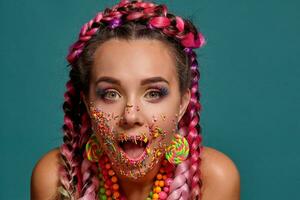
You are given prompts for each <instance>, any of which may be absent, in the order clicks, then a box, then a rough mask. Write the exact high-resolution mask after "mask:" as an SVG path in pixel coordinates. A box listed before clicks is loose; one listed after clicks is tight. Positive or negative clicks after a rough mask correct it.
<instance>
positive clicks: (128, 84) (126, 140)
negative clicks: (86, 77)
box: [85, 39, 190, 179]
mask: <svg viewBox="0 0 300 200" xmlns="http://www.w3.org/2000/svg"><path fill="white" fill-rule="evenodd" d="M189 99H190V91H189V90H188V91H186V92H185V93H184V94H183V96H181V94H180V92H179V82H178V75H177V72H176V67H175V59H174V57H173V56H172V54H171V52H170V49H169V48H168V47H167V46H166V45H165V44H164V43H162V42H161V41H158V40H150V39H138V40H122V39H110V40H108V41H106V42H105V43H103V44H101V45H100V46H99V47H98V48H97V49H96V51H95V54H94V63H93V66H92V69H91V80H90V86H89V97H88V99H86V98H85V103H86V105H87V107H88V108H89V109H88V110H89V114H90V116H91V119H92V126H93V129H94V131H95V133H96V136H97V138H98V140H99V141H100V144H101V146H102V148H103V150H104V152H105V153H106V154H107V156H108V157H109V159H110V161H111V162H112V166H113V168H114V170H115V171H116V172H117V173H118V174H119V175H120V176H124V177H127V178H131V179H138V178H140V177H143V176H144V175H146V174H147V173H148V172H149V171H150V170H151V169H152V168H153V167H154V166H156V165H157V164H158V163H159V162H160V161H161V159H162V157H163V156H164V152H165V148H166V147H167V146H168V145H169V144H170V142H171V140H172V138H173V135H174V133H176V131H177V123H178V121H179V120H180V118H181V117H182V116H183V114H184V112H185V110H186V107H187V105H188V103H189Z"/></svg>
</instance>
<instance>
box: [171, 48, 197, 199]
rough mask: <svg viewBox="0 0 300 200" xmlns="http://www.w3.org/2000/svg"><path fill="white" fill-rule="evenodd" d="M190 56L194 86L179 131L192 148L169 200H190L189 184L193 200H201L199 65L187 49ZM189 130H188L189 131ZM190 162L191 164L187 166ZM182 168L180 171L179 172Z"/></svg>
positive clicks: (193, 54)
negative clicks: (188, 194)
mask: <svg viewBox="0 0 300 200" xmlns="http://www.w3.org/2000/svg"><path fill="white" fill-rule="evenodd" d="M187 53H188V55H189V64H190V66H191V71H192V86H191V88H190V89H191V100H190V102H189V106H188V108H187V111H186V113H185V115H184V116H183V118H182V120H181V121H180V123H179V129H180V133H181V135H183V136H185V137H186V138H187V140H188V142H189V146H190V156H189V159H187V160H186V161H185V162H183V163H181V164H180V165H178V166H177V168H176V171H175V178H174V181H173V182H172V183H171V186H170V195H169V197H168V200H174V199H184V200H186V199H188V196H186V195H185V193H186V192H189V190H188V189H186V184H187V183H188V184H189V186H190V187H189V188H191V190H192V192H191V196H190V197H191V199H196V198H197V197H198V199H200V187H201V185H202V183H201V180H200V170H199V166H200V162H201V159H200V149H201V146H200V145H201V142H202V137H201V134H200V125H199V124H198V121H199V112H200V110H201V104H200V102H199V96H200V94H199V91H198V81H199V77H200V76H199V71H198V63H197V60H196V54H195V53H194V52H193V51H192V50H191V49H187ZM187 129H188V130H187ZM188 162H189V164H187V163H188ZM178 168H180V170H178Z"/></svg>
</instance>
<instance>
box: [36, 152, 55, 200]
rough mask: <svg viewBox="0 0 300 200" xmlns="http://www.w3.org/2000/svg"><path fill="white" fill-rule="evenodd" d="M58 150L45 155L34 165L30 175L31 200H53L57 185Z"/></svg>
mask: <svg viewBox="0 0 300 200" xmlns="http://www.w3.org/2000/svg"><path fill="white" fill-rule="evenodd" d="M59 157H60V152H59V149H58V148H56V149H53V150H51V151H49V152H48V153H46V154H45V155H44V156H43V157H42V158H41V159H40V160H39V161H38V162H37V164H36V165H35V167H34V168H33V171H32V175H31V200H50V199H55V197H56V190H57V187H58V185H59V174H58V171H59V162H60V158H59Z"/></svg>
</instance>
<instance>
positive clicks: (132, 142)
mask: <svg viewBox="0 0 300 200" xmlns="http://www.w3.org/2000/svg"><path fill="white" fill-rule="evenodd" d="M148 144H149V141H148V140H145V139H142V137H139V136H131V137H128V138H126V140H120V141H119V147H120V148H121V149H122V150H123V152H124V153H125V155H126V157H127V158H128V159H129V160H132V161H138V160H141V159H142V158H143V157H144V156H145V154H146V148H147V146H148Z"/></svg>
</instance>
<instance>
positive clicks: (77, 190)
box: [31, 1, 240, 200]
mask: <svg viewBox="0 0 300 200" xmlns="http://www.w3.org/2000/svg"><path fill="white" fill-rule="evenodd" d="M203 44H204V38H203V36H202V34H201V33H200V32H198V31H197V29H196V28H195V26H194V25H193V24H192V23H191V22H190V21H188V20H185V19H182V18H181V17H179V16H175V15H173V14H171V13H168V11H167V7H166V6H165V5H156V4H154V3H151V2H142V1H132V2H130V1H121V2H120V3H119V4H117V5H115V6H114V7H112V8H110V9H106V10H105V11H104V12H100V13H98V14H97V15H96V16H95V18H94V19H92V20H91V21H89V22H88V23H86V24H85V25H84V26H83V27H82V29H81V32H80V34H79V39H78V41H77V42H76V43H75V44H73V45H72V46H71V48H70V52H69V55H68V57H67V59H68V61H69V63H70V66H71V70H70V80H69V81H68V83H67V91H66V93H65V102H64V105H63V109H64V112H65V118H64V125H63V131H64V138H63V144H62V146H61V147H60V148H59V149H54V150H52V151H50V152H49V153H47V154H46V155H45V156H43V158H42V159H41V160H40V161H39V162H38V163H37V165H36V167H35V168H34V170H33V174H32V181H31V199H33V200H42V199H45V200H46V199H72V200H73V199H81V200H94V199H128V200H139V199H141V200H143V199H168V200H175V199H182V200H187V199H193V200H194V199H201V200H238V199H239V193H240V178H239V173H238V170H237V168H236V167H235V165H234V163H233V162H232V161H231V160H230V158H228V157H227V156H226V155H225V154H223V153H221V152H219V151H217V150H214V149H213V148H209V147H204V146H203V145H201V143H202V137H201V127H200V125H199V111H200V110H201V104H200V102H199V96H200V93H199V91H198V81H199V71H198V64H197V60H196V54H195V52H194V51H193V49H194V48H198V47H201V46H202V45H203Z"/></svg>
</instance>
